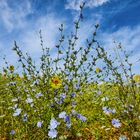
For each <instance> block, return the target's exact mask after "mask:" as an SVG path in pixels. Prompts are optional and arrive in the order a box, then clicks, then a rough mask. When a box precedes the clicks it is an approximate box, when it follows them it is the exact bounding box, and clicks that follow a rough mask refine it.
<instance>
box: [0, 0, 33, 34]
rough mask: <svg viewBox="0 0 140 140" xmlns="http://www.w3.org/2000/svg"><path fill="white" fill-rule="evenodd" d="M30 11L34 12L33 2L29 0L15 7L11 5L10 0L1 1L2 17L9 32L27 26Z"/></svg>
mask: <svg viewBox="0 0 140 140" xmlns="http://www.w3.org/2000/svg"><path fill="white" fill-rule="evenodd" d="M30 13H32V10H31V4H30V3H29V1H27V0H25V1H22V4H21V5H20V6H19V5H18V6H15V7H10V6H9V3H8V0H1V1H0V18H1V21H2V23H3V25H4V27H5V28H6V29H7V31H8V32H11V31H12V30H13V29H16V28H23V27H25V26H26V24H27V23H26V20H25V18H26V16H27V15H28V14H30Z"/></svg>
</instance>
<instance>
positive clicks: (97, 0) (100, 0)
mask: <svg viewBox="0 0 140 140" xmlns="http://www.w3.org/2000/svg"><path fill="white" fill-rule="evenodd" d="M83 2H86V7H89V8H93V7H98V6H101V5H103V4H104V3H106V2H109V0H67V3H66V5H65V8H66V9H73V10H80V5H81V4H82V3H83Z"/></svg>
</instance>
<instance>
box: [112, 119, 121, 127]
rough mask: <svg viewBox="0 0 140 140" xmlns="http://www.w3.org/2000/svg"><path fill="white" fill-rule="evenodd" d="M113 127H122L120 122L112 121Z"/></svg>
mask: <svg viewBox="0 0 140 140" xmlns="http://www.w3.org/2000/svg"><path fill="white" fill-rule="evenodd" d="M112 125H113V126H114V127H116V128H119V127H120V126H121V123H120V120H118V119H112Z"/></svg>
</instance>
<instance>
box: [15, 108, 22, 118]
mask: <svg viewBox="0 0 140 140" xmlns="http://www.w3.org/2000/svg"><path fill="white" fill-rule="evenodd" d="M21 111H22V109H21V108H17V109H16V110H15V112H14V114H13V116H18V115H19V114H20V113H21Z"/></svg>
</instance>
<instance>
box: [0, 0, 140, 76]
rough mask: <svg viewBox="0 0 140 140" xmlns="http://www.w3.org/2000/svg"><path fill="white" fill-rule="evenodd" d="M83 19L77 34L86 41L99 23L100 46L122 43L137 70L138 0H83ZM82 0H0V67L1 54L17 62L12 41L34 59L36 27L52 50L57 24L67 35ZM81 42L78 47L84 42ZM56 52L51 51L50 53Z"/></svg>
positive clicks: (139, 40)
mask: <svg viewBox="0 0 140 140" xmlns="http://www.w3.org/2000/svg"><path fill="white" fill-rule="evenodd" d="M86 1H87V3H86V7H85V10H84V20H83V22H82V24H81V29H80V31H79V37H80V39H81V40H85V39H86V38H87V37H89V36H90V35H91V33H92V32H93V31H94V28H93V29H92V27H93V25H94V24H96V23H99V24H100V29H99V39H100V40H101V43H102V45H104V46H105V47H106V48H109V49H112V46H113V41H114V40H116V41H117V42H121V43H122V45H123V46H124V47H125V48H126V50H127V51H128V52H130V51H134V53H133V55H132V56H131V57H130V61H131V62H132V63H134V67H133V71H134V73H140V68H139V65H140V63H135V62H136V60H137V59H138V58H140V16H139V15H140V0H86ZM81 2H82V0H24V1H23V0H0V19H1V20H0V68H2V67H3V60H2V58H3V56H4V55H6V56H7V60H9V62H10V63H12V64H15V65H17V63H16V60H17V57H16V56H15V53H14V52H13V51H12V50H11V49H12V47H13V44H14V43H13V42H14V40H16V41H17V43H18V45H19V46H20V47H21V48H22V50H23V51H24V52H28V53H30V54H31V55H32V56H33V58H34V59H35V61H36V62H38V58H39V55H40V52H41V50H40V40H39V34H38V32H39V30H40V29H41V30H42V32H43V37H44V43H45V44H46V45H47V46H48V47H50V48H51V49H52V50H53V49H54V46H55V44H56V42H57V41H58V35H59V32H58V27H59V26H60V24H61V23H64V26H65V30H66V33H67V34H70V32H71V31H72V29H73V28H72V27H73V22H74V20H75V19H76V17H77V15H78V12H79V4H80V3H81ZM83 43H84V42H83V41H81V42H79V43H78V44H77V46H81V45H83ZM53 53H54V54H55V52H54V51H52V54H53Z"/></svg>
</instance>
